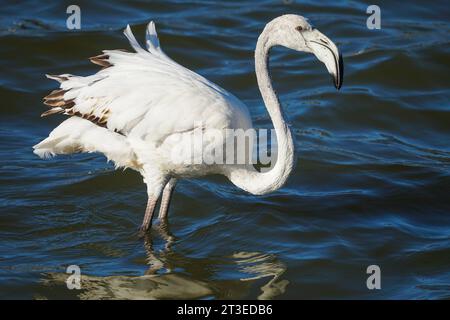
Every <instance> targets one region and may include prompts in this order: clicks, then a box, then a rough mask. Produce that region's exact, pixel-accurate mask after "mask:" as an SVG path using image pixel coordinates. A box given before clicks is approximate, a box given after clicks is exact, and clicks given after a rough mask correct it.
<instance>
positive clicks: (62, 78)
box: [45, 74, 69, 83]
mask: <svg viewBox="0 0 450 320" xmlns="http://www.w3.org/2000/svg"><path fill="white" fill-rule="evenodd" d="M45 76H46V77H47V78H49V79H52V80H56V81H58V82H59V83H61V82H63V81H66V80H69V77H66V76H60V75H57V74H46V75H45Z"/></svg>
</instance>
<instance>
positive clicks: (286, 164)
mask: <svg viewBox="0 0 450 320" xmlns="http://www.w3.org/2000/svg"><path fill="white" fill-rule="evenodd" d="M124 33H125V36H126V37H127V38H128V40H129V42H130V44H131V46H132V47H133V49H134V50H135V51H136V52H133V53H132V52H124V51H122V50H104V51H103V54H101V55H99V56H96V57H93V58H90V60H91V61H92V62H93V63H95V64H98V65H101V66H103V67H104V68H103V69H102V70H101V71H99V72H97V73H96V74H93V75H90V76H86V77H81V76H74V75H70V74H62V75H57V76H51V75H47V77H48V78H50V79H54V80H57V81H59V82H60V89H59V90H55V91H53V92H52V93H50V94H49V95H48V96H46V97H45V98H44V103H45V104H47V105H49V106H50V107H51V108H50V109H49V110H48V111H47V112H44V113H43V114H42V116H46V115H50V114H55V113H62V114H65V115H68V116H70V117H69V118H68V119H66V120H65V121H64V122H62V123H61V124H60V125H59V126H58V127H56V128H55V129H54V130H53V131H52V132H51V133H50V135H49V137H48V138H46V139H45V140H43V141H42V142H40V143H39V144H37V145H35V146H34V152H35V153H36V154H37V155H39V156H41V157H47V156H53V155H55V154H70V153H76V152H100V153H103V154H104V155H105V156H106V157H107V158H108V159H109V160H112V161H113V162H114V163H115V165H116V167H124V168H126V167H128V168H132V169H134V170H136V171H138V172H140V173H141V175H142V176H143V180H144V182H145V183H146V185H147V193H148V203H147V208H146V211H145V215H144V220H143V223H142V226H141V230H142V231H144V232H145V231H147V230H148V228H149V227H150V226H151V221H152V217H153V212H154V210H155V206H156V204H157V201H158V199H159V198H160V195H161V194H162V199H161V205H160V211H159V218H160V219H165V218H166V215H167V211H168V206H169V201H170V198H171V194H172V191H173V189H174V187H175V183H176V179H178V178H187V177H195V176H202V175H206V174H223V175H225V176H226V177H228V179H229V180H231V182H232V183H234V184H235V185H236V186H238V187H239V188H241V189H243V190H245V191H248V192H249V193H252V194H256V195H261V194H266V193H269V192H272V191H274V190H277V189H278V188H280V187H281V186H282V185H283V184H284V183H285V182H286V180H287V178H288V176H289V174H290V173H291V171H292V169H293V166H294V144H293V140H292V135H291V131H290V129H289V127H288V125H287V124H286V123H285V121H284V118H283V113H282V110H281V108H280V103H279V100H278V98H277V95H276V93H275V91H274V90H273V88H272V83H271V80H270V76H269V70H268V60H269V50H270V48H271V47H273V46H277V45H280V46H284V47H287V48H290V49H294V50H296V51H302V52H309V53H313V54H315V56H316V57H317V58H318V59H319V60H320V61H322V62H323V63H324V64H325V66H326V68H327V69H328V72H329V73H330V74H331V75H332V76H333V79H334V85H335V86H336V88H337V89H339V88H340V86H341V84H342V77H343V64H342V57H341V55H340V54H339V51H338V49H337V47H336V45H335V44H334V43H333V42H332V41H331V40H330V39H328V38H327V37H326V36H324V35H323V34H322V33H320V32H319V31H318V30H317V29H314V28H312V27H311V25H310V24H309V23H308V22H307V20H306V19H305V18H303V17H301V16H298V15H283V16H280V17H278V18H276V19H274V20H272V21H271V22H269V23H268V24H267V25H266V26H265V28H264V30H263V32H262V33H261V35H260V36H259V38H258V42H257V44H256V50H255V67H256V76H257V80H258V85H259V89H260V91H261V95H262V98H263V100H264V103H265V105H266V108H267V111H268V113H269V115H270V117H271V119H272V122H273V126H274V129H275V132H276V139H277V145H278V152H277V160H276V163H275V165H274V166H273V167H272V169H270V170H269V171H266V172H258V171H256V170H254V169H253V167H251V166H243V165H236V164H223V165H208V164H206V163H200V164H189V163H187V164H185V163H181V164H180V162H179V161H177V162H176V163H175V162H174V161H173V160H172V159H171V155H170V152H171V150H172V149H173V148H174V147H179V146H178V145H177V144H179V143H180V141H183V139H180V138H183V137H185V136H190V137H194V136H195V132H196V131H198V130H202V131H203V132H205V131H208V130H217V129H219V130H222V129H225V128H226V129H248V128H252V121H251V118H250V115H249V112H248V109H247V107H246V106H245V105H244V104H243V103H242V102H241V101H240V100H239V99H237V98H236V97H235V96H233V95H232V94H231V93H229V92H227V91H226V90H224V89H222V88H221V87H219V86H218V85H216V84H214V83H212V82H210V81H208V80H207V79H205V78H203V77H202V76H200V75H198V74H196V73H194V72H193V71H191V70H188V69H187V68H185V67H183V66H181V65H180V64H178V63H176V62H175V61H173V60H172V59H170V58H169V57H168V56H167V55H166V54H165V53H164V52H163V51H162V49H161V47H160V44H159V40H158V36H157V34H156V30H155V24H154V23H153V22H150V23H149V24H148V28H147V31H146V45H147V50H144V49H143V48H142V47H141V46H140V45H139V44H138V42H137V41H136V39H135V37H134V36H133V34H132V32H131V29H130V27H129V26H127V28H126V29H125V31H124ZM199 120H201V123H202V127H201V128H198V127H196V126H195V123H198V121H199ZM194 139H195V138H194ZM188 141H189V140H188ZM197 151H198V152H202V151H203V150H197ZM194 156H195V155H194Z"/></svg>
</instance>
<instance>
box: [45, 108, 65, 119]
mask: <svg viewBox="0 0 450 320" xmlns="http://www.w3.org/2000/svg"><path fill="white" fill-rule="evenodd" d="M63 112H64V109H63V108H59V107H57V108H52V109H50V110H47V111H45V112H44V113H42V114H41V117H46V116H49V115H52V114H55V113H63Z"/></svg>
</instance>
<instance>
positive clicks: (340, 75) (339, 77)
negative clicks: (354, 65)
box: [334, 53, 344, 90]
mask: <svg viewBox="0 0 450 320" xmlns="http://www.w3.org/2000/svg"><path fill="white" fill-rule="evenodd" d="M343 81H344V60H343V59H342V54H341V53H339V61H338V70H337V74H336V75H335V76H334V86H335V87H336V89H337V90H339V89H341V87H342V82H343Z"/></svg>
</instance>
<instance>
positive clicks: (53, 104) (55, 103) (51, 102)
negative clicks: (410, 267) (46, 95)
mask: <svg viewBox="0 0 450 320" xmlns="http://www.w3.org/2000/svg"><path fill="white" fill-rule="evenodd" d="M44 104H46V105H48V106H50V107H62V106H64V105H65V104H66V102H65V101H64V100H45V101H44Z"/></svg>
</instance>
